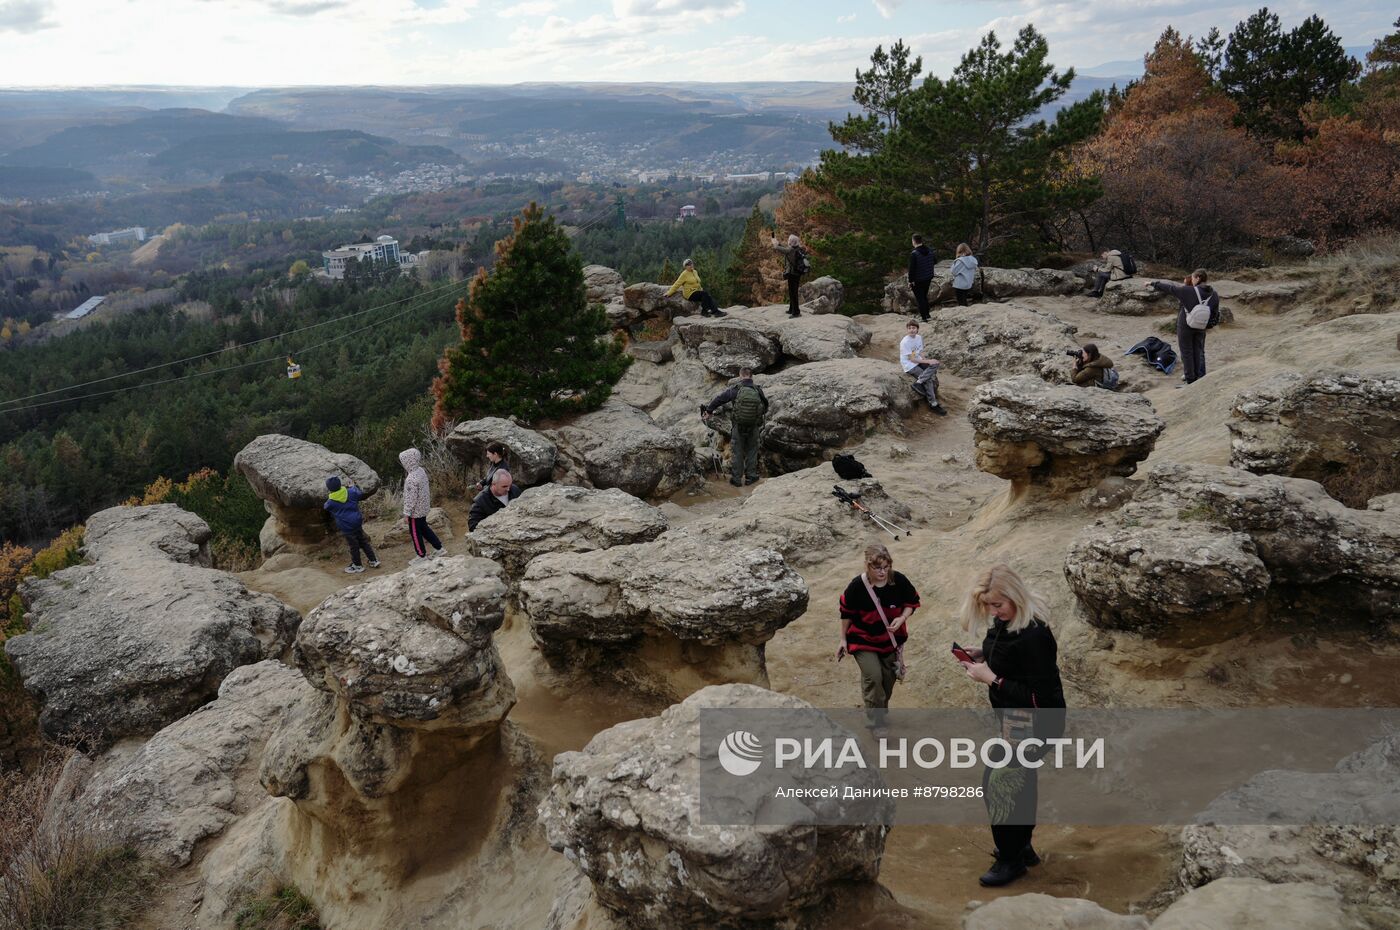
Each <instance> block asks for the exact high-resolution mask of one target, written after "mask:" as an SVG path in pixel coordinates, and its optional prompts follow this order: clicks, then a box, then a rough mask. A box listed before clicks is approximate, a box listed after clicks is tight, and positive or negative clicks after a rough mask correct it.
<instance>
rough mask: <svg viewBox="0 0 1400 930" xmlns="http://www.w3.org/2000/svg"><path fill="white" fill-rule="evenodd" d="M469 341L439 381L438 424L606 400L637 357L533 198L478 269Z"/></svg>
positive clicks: (540, 413)
mask: <svg viewBox="0 0 1400 930" xmlns="http://www.w3.org/2000/svg"><path fill="white" fill-rule="evenodd" d="M457 323H458V325H459V326H460V328H461V330H462V341H461V342H460V343H459V344H457V345H455V346H451V347H449V348H448V349H447V351H446V352H445V353H444V354H443V357H442V359H441V360H440V361H439V362H438V370H439V371H440V372H441V374H440V375H439V376H438V377H437V378H436V379H434V381H433V394H434V396H435V397H436V398H437V403H436V404H435V406H434V408H433V428H434V429H436V430H441V429H442V428H443V427H444V426H445V425H446V424H447V423H448V422H449V421H451V420H461V419H477V418H480V417H487V416H498V417H509V416H515V417H518V418H519V419H521V420H523V421H525V422H527V423H534V422H538V421H540V420H543V419H548V418H551V417H557V416H563V415H566V414H575V413H582V412H585V411H588V410H594V409H597V408H598V407H599V406H601V405H602V403H603V401H605V400H607V398H608V395H609V394H611V393H612V388H613V385H614V384H616V383H617V380H618V378H620V377H622V373H623V372H624V371H626V370H627V365H628V363H629V362H630V361H631V360H630V359H629V358H628V357H627V356H625V355H623V354H622V349H621V347H620V346H619V345H618V344H617V343H616V342H615V341H614V340H612V339H609V338H606V337H607V335H608V324H607V318H606V317H605V316H604V314H603V310H602V308H601V307H597V306H589V304H588V300H587V298H586V297H585V291H584V283H583V265H582V263H581V262H580V261H579V257H578V256H577V255H576V254H575V253H574V251H573V248H572V247H571V245H570V243H569V239H568V237H567V236H566V235H564V233H563V231H562V230H560V229H559V227H558V226H557V225H556V224H555V222H554V220H553V218H550V217H546V216H545V215H544V211H543V210H542V209H541V208H540V207H539V206H538V205H536V204H533V203H532V204H530V206H529V207H527V208H526V209H525V210H524V211H523V212H522V213H521V214H520V216H518V217H517V218H516V220H515V229H514V231H513V232H512V233H511V235H509V236H507V237H506V238H505V239H502V240H501V241H500V242H497V243H496V263H495V267H494V268H493V269H492V270H491V273H490V274H487V272H486V270H485V269H484V268H483V269H480V270H478V271H477V274H476V280H474V281H473V282H472V286H471V299H470V300H461V301H458V303H457Z"/></svg>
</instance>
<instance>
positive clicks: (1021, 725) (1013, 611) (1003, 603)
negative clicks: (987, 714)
mask: <svg viewBox="0 0 1400 930" xmlns="http://www.w3.org/2000/svg"><path fill="white" fill-rule="evenodd" d="M962 624H963V627H964V628H965V629H966V630H967V631H968V632H969V633H974V634H975V633H982V634H983V637H982V647H981V648H980V649H978V648H970V649H965V650H964V652H966V653H967V654H968V656H969V657H970V658H971V659H972V661H970V662H963V663H962V666H963V669H964V670H966V672H967V677H969V678H971V679H972V680H973V681H978V682H981V683H982V684H984V685H986V686H987V699H988V700H989V701H990V702H991V705H992V709H993V710H994V712H995V713H996V716H997V721H998V724H999V726H1000V730H1001V732H1000V733H999V734H998V735H999V736H1000V737H1001V738H1002V739H1005V740H1007V741H1008V742H1010V743H1011V744H1012V745H1013V746H1015V745H1016V744H1017V743H1019V742H1020V741H1021V740H1025V739H1030V738H1033V737H1034V738H1036V739H1040V740H1045V739H1056V738H1059V737H1060V736H1062V735H1063V733H1064V713H1063V708H1064V706H1065V692H1064V687H1063V686H1062V685H1061V682H1060V667H1059V664H1058V659H1057V654H1058V648H1057V646H1056V644H1055V634H1054V633H1052V632H1051V631H1050V609H1049V607H1047V606H1046V604H1045V600H1044V599H1043V598H1042V597H1041V596H1040V595H1038V594H1036V593H1035V592H1033V591H1031V590H1030V588H1029V587H1027V585H1026V583H1025V581H1023V580H1022V579H1021V576H1020V575H1018V574H1016V572H1014V571H1012V570H1011V568H1009V567H1008V566H1006V565H994V566H992V567H991V568H990V569H988V570H986V571H984V572H982V573H981V574H980V575H979V576H978V577H977V579H976V580H975V581H974V582H973V584H972V588H971V590H969V591H968V593H967V596H966V597H965V598H964V599H963V604H962ZM1044 708H1050V709H1051V710H1050V712H1049V713H1046V712H1045V711H1044V710H1043V709H1044ZM1035 745H1036V744H1034V743H1032V744H1031V745H1030V746H1028V747H1026V748H1027V749H1030V748H1032V747H1034V746H1035ZM1038 771H1039V769H1038V768H1036V767H1034V766H1030V767H1023V766H1022V765H1021V760H1020V759H1018V758H1016V757H1015V756H1013V759H1012V762H1011V764H1010V765H1007V766H1005V767H1003V768H1000V769H992V768H991V767H987V768H986V769H984V770H983V773H982V797H983V801H984V803H985V804H986V807H987V813H988V816H989V818H990V820H991V828H992V841H993V842H994V843H995V844H996V849H995V855H996V861H995V863H993V865H992V867H991V868H990V869H989V870H988V871H987V873H986V874H985V875H983V876H982V877H981V878H980V879H978V881H979V882H981V883H982V884H983V885H986V886H989V887H995V886H999V885H1006V884H1010V883H1011V882H1014V881H1015V880H1016V879H1018V878H1020V877H1021V876H1022V875H1025V874H1026V867H1027V866H1033V865H1039V864H1040V857H1039V856H1038V855H1036V852H1035V849H1034V848H1033V847H1032V846H1031V834H1032V833H1034V832H1035V809H1036V800H1037V798H1036V788H1037V782H1036V773H1037V772H1038Z"/></svg>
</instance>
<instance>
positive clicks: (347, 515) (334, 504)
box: [321, 475, 379, 575]
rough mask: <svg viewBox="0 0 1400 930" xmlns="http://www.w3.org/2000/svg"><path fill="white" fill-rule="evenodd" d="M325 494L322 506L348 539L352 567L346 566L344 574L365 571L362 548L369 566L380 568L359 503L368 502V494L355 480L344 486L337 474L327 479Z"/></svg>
mask: <svg viewBox="0 0 1400 930" xmlns="http://www.w3.org/2000/svg"><path fill="white" fill-rule="evenodd" d="M326 491H328V492H329V493H328V494H327V495H326V502H325V503H324V504H322V505H321V506H322V507H323V508H325V509H326V510H328V511H330V515H331V517H332V518H333V519H334V520H335V528H336V529H338V530H340V535H341V536H344V537H345V546H346V548H348V549H349V550H350V564H349V565H347V566H346V567H345V574H347V575H358V574H359V573H360V572H362V571H364V570H365V567H364V566H363V565H361V564H360V550H361V549H363V550H364V553H365V556H366V557H367V558H368V559H369V567H370V568H378V567H379V556H377V555H375V554H374V547H373V546H371V545H370V544H369V537H367V536H365V518H364V515H363V514H361V513H360V501H362V500H364V499H365V493H364V492H363V491H361V490H360V489H359V488H357V487H355V483H354V482H353V481H352V482H350V484H349V485H348V486H343V485H342V484H341V482H340V478H338V477H336V476H335V475H331V476H330V477H329V478H327V479H326Z"/></svg>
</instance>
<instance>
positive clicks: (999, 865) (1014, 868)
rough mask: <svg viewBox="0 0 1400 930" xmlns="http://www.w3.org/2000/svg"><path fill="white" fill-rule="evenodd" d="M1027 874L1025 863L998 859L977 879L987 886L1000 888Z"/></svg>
mask: <svg viewBox="0 0 1400 930" xmlns="http://www.w3.org/2000/svg"><path fill="white" fill-rule="evenodd" d="M1025 874H1026V867H1025V865H1024V864H1023V863H1020V862H1005V861H1003V860H1001V859H998V860H997V861H996V862H994V863H992V867H991V868H990V869H988V870H987V871H986V872H985V873H983V875H982V877H981V878H979V879H977V881H978V883H979V884H981V885H982V886H983V887H986V888H1000V887H1001V886H1002V885H1009V884H1011V883H1012V882H1014V881H1015V880H1016V879H1018V878H1020V877H1021V876H1022V875H1025Z"/></svg>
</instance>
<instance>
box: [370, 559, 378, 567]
mask: <svg viewBox="0 0 1400 930" xmlns="http://www.w3.org/2000/svg"><path fill="white" fill-rule="evenodd" d="M369 567H370V568H378V567H379V562H378V561H377V560H375V559H370V560H369Z"/></svg>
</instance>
